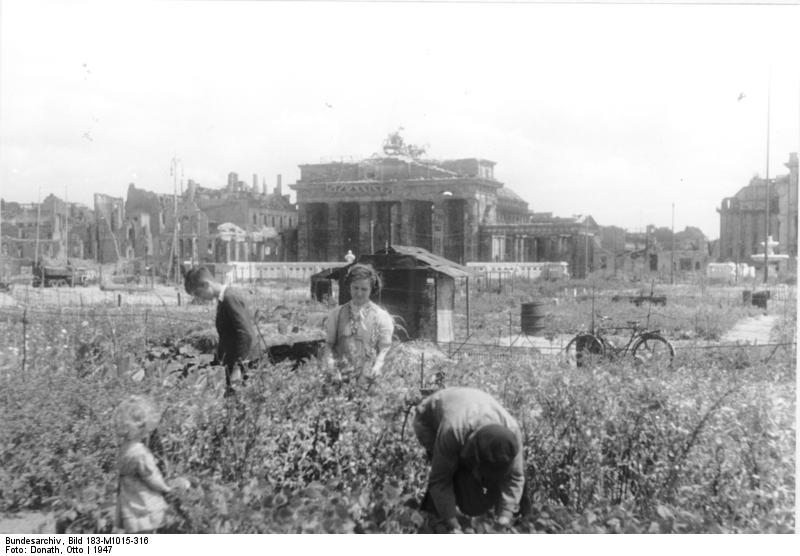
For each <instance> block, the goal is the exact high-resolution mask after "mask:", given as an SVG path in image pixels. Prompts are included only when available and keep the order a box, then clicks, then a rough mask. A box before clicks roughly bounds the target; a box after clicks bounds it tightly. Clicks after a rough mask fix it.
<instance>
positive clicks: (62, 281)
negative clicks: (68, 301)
mask: <svg viewBox="0 0 800 556" xmlns="http://www.w3.org/2000/svg"><path fill="white" fill-rule="evenodd" d="M86 279H87V273H86V270H85V269H82V268H75V267H73V266H72V265H70V264H66V265H63V266H53V265H44V264H41V263H40V264H36V265H34V267H33V287H34V288H40V287H42V286H44V287H45V288H49V287H63V286H70V287H74V286H85V285H86Z"/></svg>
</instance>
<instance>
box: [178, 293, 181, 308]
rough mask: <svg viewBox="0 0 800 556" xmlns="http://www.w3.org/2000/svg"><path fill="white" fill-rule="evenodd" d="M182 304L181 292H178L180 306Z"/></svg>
mask: <svg viewBox="0 0 800 556" xmlns="http://www.w3.org/2000/svg"><path fill="white" fill-rule="evenodd" d="M180 306H181V292H178V307H180Z"/></svg>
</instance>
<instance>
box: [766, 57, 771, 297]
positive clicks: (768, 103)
mask: <svg viewBox="0 0 800 556" xmlns="http://www.w3.org/2000/svg"><path fill="white" fill-rule="evenodd" d="M767 75H768V76H767V165H766V170H765V172H764V283H765V284H766V283H767V279H768V277H769V259H768V258H767V252H768V251H769V249H767V242H768V241H769V109H770V96H771V94H770V93H771V89H772V68H770V69H769V73H768V74H767Z"/></svg>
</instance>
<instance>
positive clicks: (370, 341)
mask: <svg viewBox="0 0 800 556" xmlns="http://www.w3.org/2000/svg"><path fill="white" fill-rule="evenodd" d="M344 285H345V287H346V288H349V291H350V301H348V302H347V303H345V304H344V305H340V306H338V307H336V308H335V309H334V310H333V311H331V312H330V313H329V315H328V320H327V322H326V338H325V363H326V365H327V367H328V368H329V369H336V370H337V371H338V372H339V374H340V375H341V371H343V370H345V371H347V372H348V373H355V375H356V378H358V377H360V376H362V375H363V376H366V377H373V378H374V377H376V376H379V375H380V374H381V372H382V370H383V362H384V358H385V357H386V353H387V352H388V351H389V348H390V347H391V346H392V334H393V332H394V321H393V320H392V317H391V315H389V313H388V312H386V310H385V309H383V308H381V307H380V306H378V305H376V304H375V303H373V302H372V301H370V296H372V295H375V294H377V293H378V292H379V291H380V288H381V280H380V277H379V276H378V273H377V272H375V270H374V269H373V268H372V267H371V266H369V265H365V264H355V265H353V266H352V267H350V270H349V271H348V272H347V276H346V277H345V280H344Z"/></svg>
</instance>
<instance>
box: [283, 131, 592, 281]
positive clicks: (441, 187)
mask: <svg viewBox="0 0 800 556" xmlns="http://www.w3.org/2000/svg"><path fill="white" fill-rule="evenodd" d="M424 154H425V151H424V149H421V148H418V147H415V146H414V145H407V144H405V142H404V141H403V139H402V137H400V135H399V133H392V134H390V135H389V137H388V138H387V139H386V141H385V142H384V145H383V150H382V152H381V153H378V154H375V155H373V156H371V157H369V158H366V159H363V160H361V161H358V162H343V161H340V162H329V163H320V164H303V165H300V179H299V180H298V181H297V182H296V183H295V184H293V185H292V186H291V187H292V189H294V190H295V191H296V192H297V206H298V232H297V233H298V256H299V259H300V260H307V261H338V260H342V258H343V256H344V254H345V253H347V251H348V250H351V251H352V252H353V253H354V254H356V255H359V254H364V253H374V252H375V251H376V250H378V249H381V248H384V247H385V246H386V245H409V246H415V247H421V248H423V249H426V250H427V251H430V252H431V253H433V254H435V255H437V256H441V257H444V258H446V259H448V260H451V261H454V262H456V263H459V264H465V263H467V262H473V261H492V262H502V261H514V262H525V261H556V260H567V261H570V263H571V265H573V264H577V265H578V266H581V268H583V267H585V266H586V265H580V264H579V263H580V262H581V261H583V259H584V258H585V257H586V250H585V249H584V247H585V244H586V237H585V236H586V234H588V233H594V232H596V230H597V227H596V225H595V224H594V223H593V221H591V226H588V227H587V225H586V224H587V220H586V219H585V218H566V219H560V218H553V217H552V216H551V215H549V214H540V215H536V214H535V213H532V212H531V211H530V210H529V209H528V204H527V203H526V202H525V201H524V200H523V199H522V198H521V197H520V196H519V195H517V194H516V193H515V192H514V191H512V190H511V189H509V188H508V187H505V186H504V184H503V183H502V182H500V181H499V180H498V179H497V178H496V177H495V164H496V163H495V162H493V161H491V160H486V159H484V158H462V159H454V160H434V159H427V158H423V155H424Z"/></svg>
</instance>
